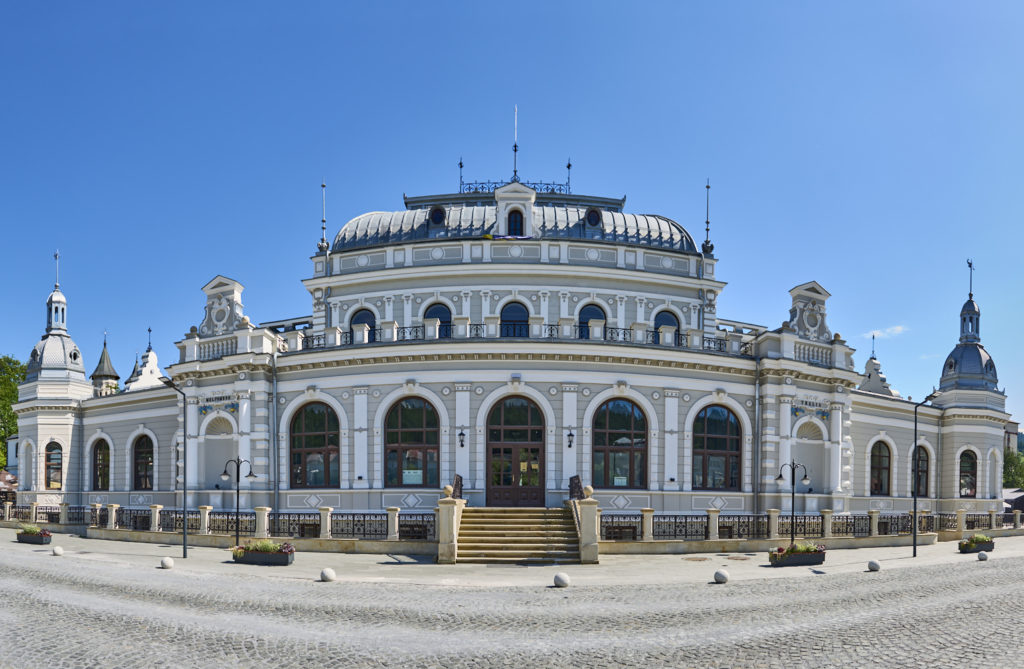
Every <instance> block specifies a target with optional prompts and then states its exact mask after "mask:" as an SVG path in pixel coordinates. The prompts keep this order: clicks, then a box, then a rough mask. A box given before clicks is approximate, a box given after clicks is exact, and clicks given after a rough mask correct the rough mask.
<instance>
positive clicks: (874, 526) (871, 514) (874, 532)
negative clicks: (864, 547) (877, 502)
mask: <svg viewBox="0 0 1024 669" xmlns="http://www.w3.org/2000/svg"><path fill="white" fill-rule="evenodd" d="M878 514H879V511H878V509H871V510H870V511H868V518H869V519H870V521H871V536H873V537H877V536H878Z"/></svg>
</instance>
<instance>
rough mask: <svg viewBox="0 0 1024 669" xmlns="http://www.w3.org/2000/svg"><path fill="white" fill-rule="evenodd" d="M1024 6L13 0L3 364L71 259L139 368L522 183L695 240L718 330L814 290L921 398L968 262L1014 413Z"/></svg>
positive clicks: (72, 295) (290, 303)
mask: <svg viewBox="0 0 1024 669" xmlns="http://www.w3.org/2000/svg"><path fill="white" fill-rule="evenodd" d="M1021 34H1024V5H1021V4H1020V3H1010V2H1002V3H1000V2H987V3H983V4H975V5H965V4H963V3H952V2H897V3H882V2H876V3H846V4H845V5H839V4H838V3H814V2H778V3H764V2H734V3H727V4H726V3H683V2H667V3H621V2H608V3H598V2H594V3H591V2H587V3H550V2H548V3H529V2H521V3H506V4H503V5H501V6H496V5H494V3H480V2H472V3H468V2H467V3H411V2H410V3H383V2H381V3H360V4H356V3H351V4H347V3H333V2H305V3H259V2H246V3H228V2H218V3H199V2H182V3H116V2H109V3H72V2H57V3H42V4H40V3H3V4H2V5H0V63H2V65H0V90H2V96H0V133H2V134H0V137H2V143H0V225H2V231H3V232H2V239H3V242H4V244H3V248H4V251H5V252H4V253H3V263H0V272H2V285H3V286H4V287H3V292H2V301H0V314H3V323H4V327H2V328H0V354H5V353H6V354H13V355H15V356H17V357H19V358H21V359H22V360H24V359H26V358H27V356H28V353H29V351H30V350H31V347H32V346H33V344H34V343H35V342H36V341H37V340H38V339H39V336H40V335H41V334H42V333H43V329H44V325H45V320H44V316H45V314H44V302H45V299H46V296H47V294H48V293H49V291H50V289H51V287H52V284H53V260H52V255H53V251H54V249H55V248H60V250H61V253H62V255H63V257H64V259H63V260H62V263H61V285H62V288H63V289H64V291H65V294H66V295H67V297H68V300H69V310H68V319H69V326H70V330H71V334H72V336H73V337H74V338H75V340H76V341H77V342H78V344H79V346H80V347H81V348H82V350H83V353H84V355H85V362H86V366H87V367H89V369H90V371H91V369H92V367H93V366H94V365H95V364H96V360H97V357H98V355H99V351H100V347H101V345H102V340H103V331H104V330H105V329H106V330H109V332H110V334H109V342H110V348H111V354H112V357H113V360H114V364H115V366H116V367H117V369H118V371H120V372H121V374H122V375H127V373H128V372H129V371H130V370H131V366H132V362H133V359H134V356H135V353H136V351H142V350H144V349H145V347H146V328H147V327H152V328H153V342H154V348H155V350H156V351H157V353H158V354H159V356H160V360H161V362H162V363H165V364H166V363H169V362H171V361H172V360H174V359H176V350H175V348H174V346H173V342H174V341H175V340H177V339H180V338H181V336H182V335H183V333H185V332H186V331H187V330H188V328H189V326H191V325H194V324H197V323H198V322H199V320H200V319H201V318H202V310H203V303H204V301H203V295H202V292H201V291H200V288H201V286H202V285H203V284H204V283H206V281H208V280H209V279H210V278H212V277H213V276H215V275H216V274H225V275H227V276H230V277H232V278H235V279H237V280H239V281H241V282H242V283H243V284H244V285H245V286H246V290H245V293H244V295H243V301H244V302H245V305H246V312H247V313H248V314H249V315H250V317H251V318H252V319H253V320H254V321H257V322H258V321H264V320H272V319H277V318H284V317H290V316H298V315H302V314H308V313H309V312H310V310H311V306H310V300H309V298H308V295H307V294H306V292H305V291H304V289H303V288H302V285H301V283H300V280H301V279H302V278H303V277H305V276H307V274H308V273H309V270H310V263H309V256H310V255H311V254H312V253H313V252H314V251H315V244H316V241H317V239H318V238H319V234H320V229H319V228H320V180H321V178H325V179H326V180H327V183H328V219H329V227H330V234H332V235H333V234H334V233H336V232H337V230H338V228H339V227H340V226H341V225H342V224H343V223H344V222H345V221H347V220H349V219H350V218H352V217H354V216H356V215H358V214H360V213H362V212H365V211H370V210H379V209H385V210H386V209H400V208H401V207H402V194H403V193H407V194H410V195H422V194H429V193H438V192H452V191H453V190H455V189H456V188H457V184H458V168H457V162H458V160H459V157H460V156H461V157H463V159H464V161H465V164H466V168H465V175H466V178H467V179H507V178H508V177H509V176H510V175H511V150H510V149H511V144H512V109H513V105H518V106H519V139H520V148H521V150H520V153H519V168H520V174H521V175H522V176H523V177H524V178H526V179H531V180H562V179H563V178H564V175H565V168H564V165H565V162H566V159H567V158H568V157H570V156H571V157H572V162H573V165H574V168H573V176H572V182H573V189H574V191H575V192H580V193H588V194H594V195H607V196H622V195H626V196H627V203H626V205H627V206H626V208H627V210H629V211H633V212H637V213H660V214H664V215H666V216H669V217H671V218H673V219H675V220H677V221H679V222H680V223H682V224H683V225H684V226H685V227H687V228H688V229H689V230H690V232H691V233H692V234H693V235H694V236H695V237H697V238H700V237H702V236H703V232H702V231H703V220H704V187H703V186H704V180H705V178H708V177H709V178H710V179H711V183H712V205H711V217H712V226H713V229H712V237H713V241H714V243H715V249H716V255H717V256H718V257H719V258H720V262H719V265H718V276H719V278H720V279H722V280H725V281H727V282H728V283H729V285H728V287H727V288H726V290H725V292H724V294H723V295H722V297H721V298H720V300H719V315H720V316H721V317H724V318H730V319H735V320H742V321H747V322H753V323H758V324H762V325H766V326H770V327H777V326H778V325H779V324H780V323H781V322H782V320H783V319H784V318H785V317H786V315H787V310H788V307H789V296H788V294H787V291H788V290H789V289H790V288H791V287H793V286H795V285H798V284H800V283H803V282H805V281H808V280H812V279H813V280H817V281H818V282H820V283H821V284H822V285H823V286H825V288H827V289H828V290H829V291H830V292H831V293H832V295H833V297H832V299H831V300H830V301H829V305H828V309H829V324H830V326H831V328H832V330H833V331H835V332H840V333H841V334H842V335H843V337H844V338H846V339H847V340H848V342H849V343H850V344H851V345H852V346H854V347H856V348H857V349H859V350H858V353H857V355H856V364H857V368H858V369H863V365H864V362H865V360H866V358H867V356H868V355H869V353H870V348H871V341H870V334H869V333H870V332H871V331H878V332H880V333H883V336H882V337H881V338H880V339H879V340H878V344H877V349H878V357H879V359H880V360H881V361H882V364H883V371H885V372H886V373H887V374H888V376H889V379H890V381H891V382H892V383H893V385H894V386H895V387H896V388H898V389H899V390H900V391H901V392H902V393H903V394H904V395H908V394H909V395H913V396H915V397H923V396H924V395H925V393H927V392H928V391H929V390H930V389H931V387H932V386H933V385H937V384H938V377H939V371H940V367H941V364H942V361H943V359H944V358H945V356H946V354H948V352H949V351H950V350H951V349H952V347H953V346H954V345H955V344H956V341H957V336H958V314H959V309H960V306H961V305H962V303H963V301H964V300H965V299H966V296H967V295H966V293H967V267H966V262H965V259H966V258H968V257H971V258H973V259H974V261H975V264H976V266H977V272H976V274H975V297H976V299H977V301H978V302H979V304H980V306H981V308H982V339H983V342H984V344H985V346H986V348H987V349H988V350H989V352H990V353H991V354H992V355H993V357H994V359H995V361H996V364H997V366H998V370H999V375H1000V382H1001V385H1005V386H1006V389H1007V394H1008V398H1009V402H1008V405H1009V408H1010V410H1011V411H1013V412H1014V413H1015V414H1017V415H1018V417H1020V416H1022V415H1024V384H1022V383H1020V380H1021V379H1024V362H1022V360H1021V356H1020V355H1019V354H1018V350H1017V348H1016V346H1015V343H1016V342H1015V339H1016V338H1017V334H1018V332H1019V331H1020V329H1021V325H1022V323H1021V320H1022V319H1021V309H1020V305H1021V297H1020V295H1021V294H1022V292H1024V291H1022V289H1024V279H1022V272H1021V270H1020V268H1019V265H1018V262H1019V258H1020V257H1021V247H1022V244H1021V242H1022V239H1024V232H1022V231H1021V229H1022V226H1021V218H1022V216H1021V212H1022V205H1021V197H1020V191H1021V188H1020V181H1021V174H1022V161H1024V124H1022V123H1021V119H1022V118H1024V87H1022V86H1021V63H1022V62H1024V40H1021V39H1020V35H1021Z"/></svg>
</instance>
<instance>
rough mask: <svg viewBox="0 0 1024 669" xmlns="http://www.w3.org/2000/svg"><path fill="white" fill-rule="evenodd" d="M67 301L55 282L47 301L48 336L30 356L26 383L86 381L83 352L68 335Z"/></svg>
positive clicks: (41, 340)
mask: <svg viewBox="0 0 1024 669" xmlns="http://www.w3.org/2000/svg"><path fill="white" fill-rule="evenodd" d="M67 316H68V301H67V298H66V297H64V293H62V292H61V290H60V283H59V282H55V283H54V286H53V292H52V293H50V296H49V297H48V298H46V334H44V335H43V338H42V339H40V340H39V343H38V344H36V345H35V348H33V349H32V353H31V354H30V355H29V360H28V367H27V370H26V374H25V380H26V381H38V380H40V379H70V380H74V381H85V366H84V365H83V364H82V353H81V351H79V350H78V346H77V345H75V342H74V341H72V339H71V337H69V336H68V325H67V323H68V321H67Z"/></svg>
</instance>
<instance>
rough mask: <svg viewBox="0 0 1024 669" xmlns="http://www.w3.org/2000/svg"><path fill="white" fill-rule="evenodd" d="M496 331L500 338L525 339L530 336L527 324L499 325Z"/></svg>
mask: <svg viewBox="0 0 1024 669" xmlns="http://www.w3.org/2000/svg"><path fill="white" fill-rule="evenodd" d="M498 329H499V330H500V335H501V336H502V337H509V338H517V339H519V338H522V339H525V338H527V337H529V336H530V324H529V323H501V324H500V325H499V328H498Z"/></svg>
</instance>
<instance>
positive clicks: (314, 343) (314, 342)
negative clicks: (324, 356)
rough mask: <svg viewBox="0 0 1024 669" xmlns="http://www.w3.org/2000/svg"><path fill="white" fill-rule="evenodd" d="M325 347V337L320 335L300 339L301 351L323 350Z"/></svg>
mask: <svg viewBox="0 0 1024 669" xmlns="http://www.w3.org/2000/svg"><path fill="white" fill-rule="evenodd" d="M325 346H327V337H326V336H325V335H322V334H314V335H306V336H305V337H303V338H302V350H303V351H305V350H307V349H313V348H324V347H325Z"/></svg>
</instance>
